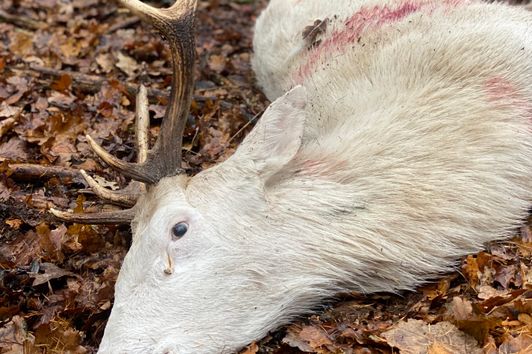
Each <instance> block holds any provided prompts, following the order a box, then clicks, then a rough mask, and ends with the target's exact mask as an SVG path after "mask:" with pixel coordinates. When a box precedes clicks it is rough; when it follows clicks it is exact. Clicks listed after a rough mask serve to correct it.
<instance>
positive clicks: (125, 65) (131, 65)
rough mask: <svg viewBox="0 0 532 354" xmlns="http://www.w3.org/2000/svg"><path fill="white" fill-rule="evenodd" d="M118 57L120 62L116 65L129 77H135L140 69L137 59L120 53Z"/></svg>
mask: <svg viewBox="0 0 532 354" xmlns="http://www.w3.org/2000/svg"><path fill="white" fill-rule="evenodd" d="M117 57H118V61H117V63H116V64H115V65H116V66H117V67H118V68H119V69H120V70H122V71H123V72H124V73H126V74H127V76H129V77H134V76H135V72H136V71H137V70H138V69H139V68H140V65H139V63H137V62H136V61H135V59H133V58H131V57H129V56H127V55H125V54H123V53H122V52H118V54H117Z"/></svg>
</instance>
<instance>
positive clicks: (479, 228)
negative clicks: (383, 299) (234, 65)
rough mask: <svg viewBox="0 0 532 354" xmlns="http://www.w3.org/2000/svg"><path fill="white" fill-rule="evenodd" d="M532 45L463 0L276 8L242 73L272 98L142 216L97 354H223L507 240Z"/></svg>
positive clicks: (157, 195) (522, 27)
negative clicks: (231, 147) (248, 72)
mask: <svg viewBox="0 0 532 354" xmlns="http://www.w3.org/2000/svg"><path fill="white" fill-rule="evenodd" d="M326 18H328V23H327V26H326V30H325V32H324V33H320V34H318V36H317V38H313V39H315V41H312V42H310V43H309V41H308V39H306V40H304V39H303V36H302V33H303V30H304V29H305V28H306V27H307V26H309V25H311V24H313V23H314V21H315V20H317V19H319V20H325V19H326ZM531 29H532V16H531V14H530V13H528V12H526V11H524V10H522V9H519V8H510V7H508V6H504V5H500V4H483V3H477V2H474V1H467V0H444V1H424V0H418V1H414V0H412V1H404V0H398V1H377V0H373V1H361V0H359V1H356V0H335V1H330V0H323V1H320V0H272V1H271V3H270V5H269V6H268V8H267V9H266V10H265V11H264V13H263V14H262V15H261V16H260V18H259V19H258V22H257V25H256V33H255V41H254V48H255V53H256V55H255V58H254V62H253V65H254V68H255V71H256V73H257V77H258V80H259V84H260V85H261V86H262V87H263V88H264V91H265V92H266V94H267V95H268V97H269V98H270V99H271V100H275V99H276V100H275V102H274V103H273V104H272V105H271V107H270V108H269V109H268V111H267V112H266V113H265V114H264V116H263V117H262V118H261V120H260V121H259V123H258V124H257V126H256V127H255V129H254V130H253V131H252V132H251V133H250V134H249V136H248V137H247V138H246V139H245V141H244V142H243V143H242V145H241V146H240V147H239V148H238V150H237V151H236V153H235V154H234V155H233V156H232V157H231V158H229V159H228V160H227V161H225V162H223V163H222V164H220V165H218V166H216V167H214V168H211V169H208V170H206V171H203V172H201V173H200V174H198V175H196V176H194V177H192V178H191V179H189V180H187V179H185V178H183V177H173V178H166V179H163V180H162V181H161V182H160V183H159V184H158V185H157V186H155V187H153V188H152V189H150V190H149V191H148V192H147V194H146V195H145V196H144V197H143V198H142V199H141V200H140V201H139V203H138V204H137V217H136V219H135V221H134V223H133V226H134V241H133V244H132V246H131V249H130V251H129V253H128V254H127V256H126V258H125V260H124V264H123V267H122V269H121V271H120V275H119V279H118V282H117V285H116V294H115V304H114V307H113V310H112V313H111V317H110V319H109V322H108V325H107V327H106V330H105V335H104V339H103V341H102V344H101V347H100V353H126V352H127V353H187V354H188V353H230V352H234V351H235V350H237V349H239V348H241V347H242V346H244V345H246V344H247V343H249V342H251V341H252V340H255V339H259V338H261V337H262V336H264V335H265V334H266V333H267V332H268V331H270V330H272V329H275V328H277V327H278V326H280V325H282V324H285V323H287V322H288V321H290V320H292V319H293V318H294V317H295V316H297V315H300V314H302V313H305V312H308V311H310V310H312V309H313V308H315V306H316V305H318V304H320V302H322V301H323V300H324V299H325V298H327V297H330V296H332V295H334V294H335V293H337V292H338V291H343V290H355V291H362V292H374V291H389V292H398V291H402V290H410V289H414V288H415V287H416V286H417V285H418V284H420V283H422V282H424V281H426V280H428V279H430V278H433V277H435V276H437V275H438V274H440V273H442V272H446V271H448V270H450V269H452V268H453V266H454V265H455V264H456V262H457V260H458V259H459V257H460V256H462V255H465V254H467V253H471V252H476V251H479V250H480V249H482V247H483V246H484V245H485V244H486V242H489V241H492V240H496V239H502V238H504V237H506V236H508V235H510V234H511V233H512V231H513V230H514V229H515V228H516V227H518V226H519V225H520V224H521V223H522V220H523V218H525V217H526V216H527V213H528V208H529V207H530V205H531V201H532V181H531V178H530V176H531V175H532V133H531V131H532V30H531ZM296 85H302V86H296ZM294 86H296V88H295V89H293V90H292V91H290V92H289V93H288V94H284V93H285V92H286V91H288V90H289V89H291V88H292V87H294ZM283 94H284V95H283ZM178 222H187V223H188V224H189V231H188V232H187V234H186V235H185V236H184V237H183V238H181V239H179V240H175V241H174V240H172V236H171V231H170V230H171V227H172V226H173V225H174V224H176V223H178ZM169 257H170V258H171V260H172V262H170V264H171V267H172V270H173V273H172V274H170V275H169V274H166V273H165V272H164V270H165V269H167V268H168V265H169Z"/></svg>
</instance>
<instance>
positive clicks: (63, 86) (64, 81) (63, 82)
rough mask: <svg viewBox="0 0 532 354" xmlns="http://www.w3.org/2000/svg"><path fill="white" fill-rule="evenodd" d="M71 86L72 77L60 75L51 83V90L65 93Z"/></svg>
mask: <svg viewBox="0 0 532 354" xmlns="http://www.w3.org/2000/svg"><path fill="white" fill-rule="evenodd" d="M70 85H72V76H70V75H69V74H62V75H61V76H60V77H59V78H58V79H57V80H55V81H54V82H53V83H52V88H53V89H54V90H57V91H66V90H68V89H69V88H70Z"/></svg>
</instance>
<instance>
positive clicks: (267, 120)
mask: <svg viewBox="0 0 532 354" xmlns="http://www.w3.org/2000/svg"><path fill="white" fill-rule="evenodd" d="M306 104H307V92H306V90H305V88H304V87H303V86H296V87H294V88H293V89H292V90H290V91H288V92H287V93H286V94H284V95H283V96H281V97H279V98H278V99H276V100H275V101H274V102H273V103H272V104H270V106H269V107H268V109H267V110H266V112H264V114H263V115H262V117H261V118H260V120H259V122H258V123H257V125H256V126H255V128H254V129H253V130H252V131H251V133H249V134H248V136H247V137H246V139H245V140H244V142H243V143H242V145H241V147H240V148H239V150H240V149H243V150H244V151H243V152H244V153H245V154H246V158H250V159H251V160H252V161H253V162H254V164H255V166H256V167H258V169H259V173H261V174H264V175H265V176H271V175H272V174H275V173H276V172H278V171H279V170H280V169H281V168H282V167H283V166H284V165H285V164H286V163H288V162H289V161H290V160H291V159H292V158H293V157H294V156H295V154H296V153H297V151H298V150H299V147H300V146H301V139H302V137H303V130H304V126H305V117H306V114H305V106H306Z"/></svg>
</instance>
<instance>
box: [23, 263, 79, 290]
mask: <svg viewBox="0 0 532 354" xmlns="http://www.w3.org/2000/svg"><path fill="white" fill-rule="evenodd" d="M40 268H41V270H43V271H44V273H42V274H40V273H39V274H35V275H34V276H33V283H32V286H38V285H41V284H44V283H46V282H48V281H50V280H52V279H58V278H62V277H65V276H70V277H78V275H76V274H74V273H72V272H69V271H66V270H64V269H61V268H59V267H58V266H56V265H55V264H53V263H42V264H41V265H40Z"/></svg>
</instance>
